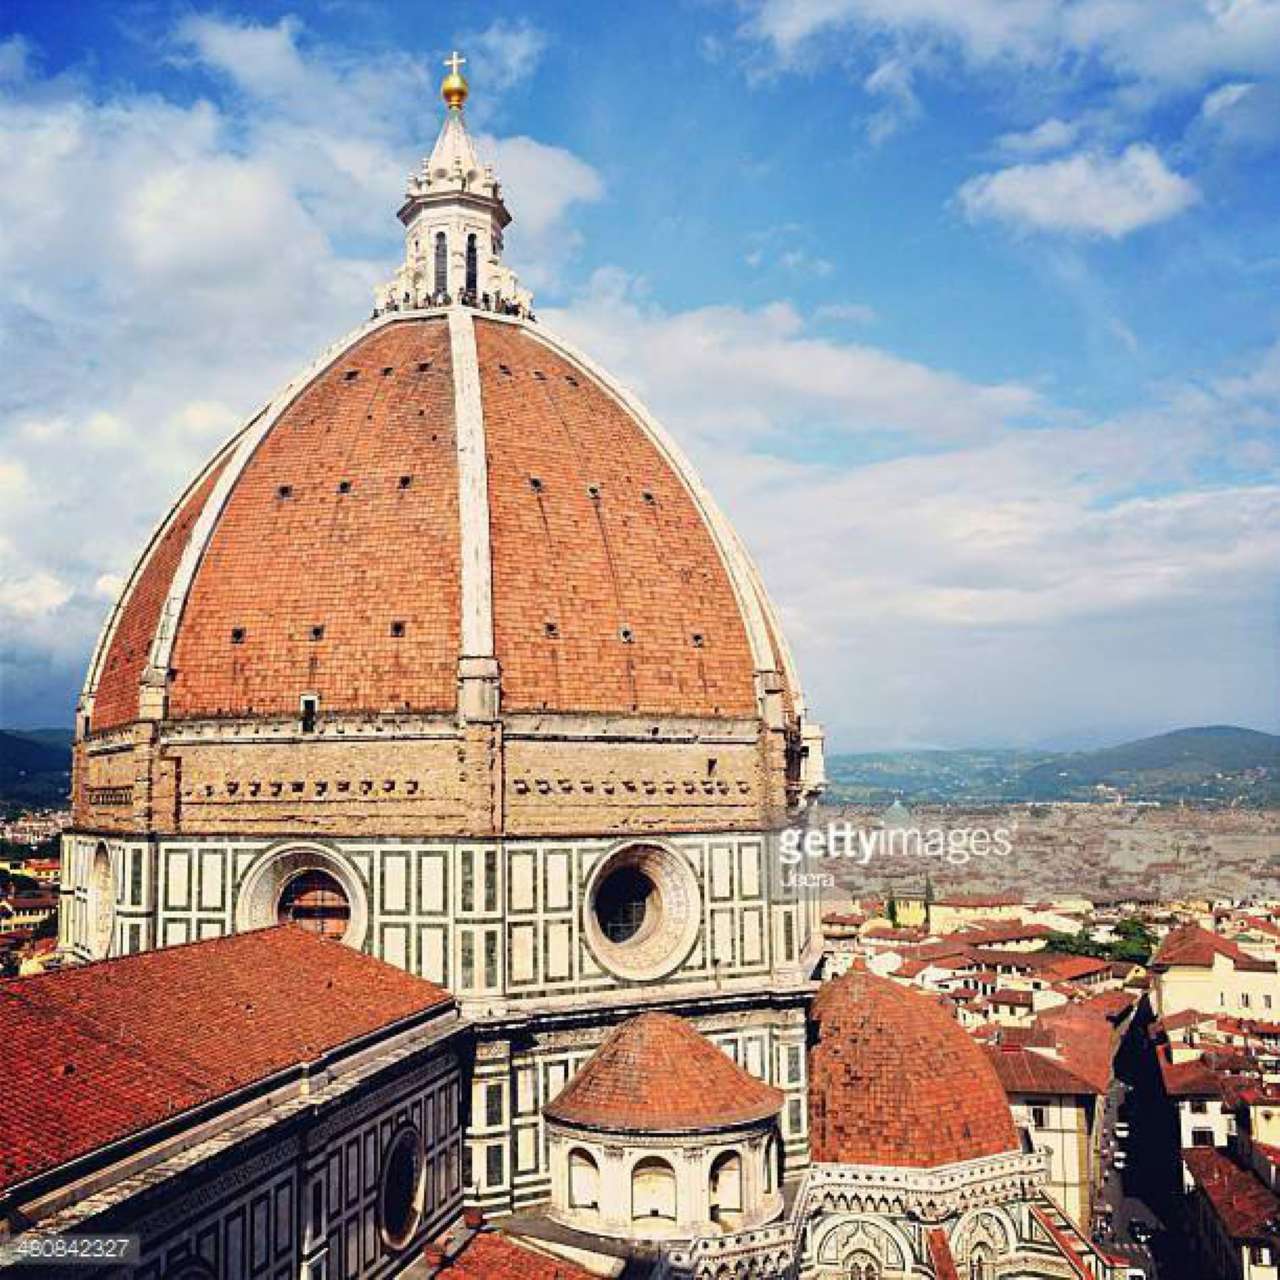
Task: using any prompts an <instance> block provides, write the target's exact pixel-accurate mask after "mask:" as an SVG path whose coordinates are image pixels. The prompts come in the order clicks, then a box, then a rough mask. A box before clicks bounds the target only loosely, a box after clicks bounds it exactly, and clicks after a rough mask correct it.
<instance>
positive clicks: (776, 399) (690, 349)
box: [544, 272, 1043, 445]
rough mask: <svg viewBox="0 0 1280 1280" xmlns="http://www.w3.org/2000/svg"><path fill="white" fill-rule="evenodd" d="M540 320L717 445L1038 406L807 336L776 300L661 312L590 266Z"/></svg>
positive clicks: (983, 429) (947, 420)
mask: <svg viewBox="0 0 1280 1280" xmlns="http://www.w3.org/2000/svg"><path fill="white" fill-rule="evenodd" d="M544 315H545V317H546V320H547V323H548V324H549V325H551V326H553V327H556V326H559V327H563V328H564V329H565V331H566V333H567V335H568V336H570V337H571V338H573V339H574V340H576V341H578V342H580V344H581V345H582V346H583V347H584V348H585V349H588V350H590V351H591V352H592V353H593V355H594V356H595V357H596V358H598V359H599V360H600V361H601V362H602V363H603V364H604V366H605V367H606V368H614V367H615V366H617V367H627V368H630V369H632V370H633V371H634V373H635V377H636V382H637V389H638V390H640V391H642V392H644V393H646V394H647V393H649V392H650V391H652V392H653V394H654V395H655V396H658V395H660V396H672V397H676V398H678V399H679V402H680V404H681V406H682V414H683V416H684V421H685V425H686V427H690V426H691V427H692V429H693V430H694V431H695V432H696V433H697V435H698V436H699V438H700V439H703V440H704V441H706V442H708V443H710V442H715V443H716V444H717V445H719V444H723V443H724V442H726V441H734V442H738V443H741V442H745V441H752V442H756V443H760V442H763V441H768V440H770V439H774V440H782V439H785V438H794V437H795V436H796V434H797V433H798V432H800V431H801V430H802V429H804V427H805V426H806V425H807V426H808V427H809V428H810V429H812V430H814V431H820V430H824V429H827V428H830V429H832V430H838V431H839V432H840V433H842V434H844V435H846V436H849V437H857V438H870V437H877V438H895V439H900V440H908V439H915V440H924V441H930V442H933V441H939V440H957V439H976V438H983V437H985V436H987V435H988V434H990V433H991V432H992V431H995V430H998V429H999V428H1000V427H1001V426H1003V425H1006V424H1010V423H1013V422H1018V421H1024V420H1027V419H1029V418H1033V417H1035V416H1037V415H1038V414H1039V413H1040V411H1041V410H1042V408H1043V406H1042V405H1041V402H1040V399H1039V397H1038V395H1037V394H1036V392H1035V391H1033V390H1032V389H1031V388H1029V387H1026V386H1023V385H1020V384H1017V383H1006V384H1000V383H995V384H988V385H984V384H975V383H971V382H968V381H966V380H965V379H963V378H959V377H956V376H955V375H953V374H950V373H947V372H945V371H943V370H937V369H932V368H930V367H928V366H927V365H924V364H920V363H917V362H915V361H911V360H906V359H903V358H901V357H899V356H896V355H894V354H892V353H891V352H888V351H884V350H882V349H880V348H877V347H872V346H867V345H861V344H853V343H843V342H838V341H835V340H832V339H829V338H824V337H819V336H816V335H814V334H813V333H811V332H810V331H809V329H808V328H807V326H806V325H805V322H804V319H803V317H802V316H801V315H800V314H799V313H798V312H797V311H796V310H795V309H794V308H793V307H791V306H789V305H787V304H785V303H773V304H771V305H768V306H764V307H760V308H757V309H755V310H743V309H741V308H737V307H725V306H721V307H702V308H698V309H696V310H693V311H684V312H678V313H674V314H669V313H666V312H664V311H662V310H661V309H660V308H658V307H653V306H646V305H644V304H643V302H642V300H641V299H640V298H639V297H638V296H637V293H636V292H635V290H634V289H633V288H632V286H631V282H630V281H629V280H628V279H627V278H626V277H625V276H623V275H622V274H621V273H618V272H598V273H597V274H596V276H595V277H594V278H593V281H592V288H591V290H590V291H589V292H588V293H586V294H584V295H583V296H582V297H580V298H577V299H575V300H574V303H573V306H572V307H571V308H569V309H567V310H551V311H548V310H546V309H545V308H544ZM711 388H715V391H714V392H712V391H711Z"/></svg>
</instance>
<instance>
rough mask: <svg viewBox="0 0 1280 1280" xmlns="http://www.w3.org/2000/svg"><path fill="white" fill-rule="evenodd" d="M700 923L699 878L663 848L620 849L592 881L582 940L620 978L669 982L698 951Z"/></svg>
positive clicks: (634, 845) (639, 843)
mask: <svg viewBox="0 0 1280 1280" xmlns="http://www.w3.org/2000/svg"><path fill="white" fill-rule="evenodd" d="M701 921H702V892H701V889H700V888H699V885H698V877H697V875H696V874H695V872H694V870H693V868H692V867H691V866H690V865H689V862H688V860H687V859H686V858H685V857H684V855H683V854H682V853H680V851H679V850H677V849H676V848H674V847H673V846H671V845H668V844H666V843H665V842H660V841H656V840H651V839H646V840H629V841H627V842H626V843H624V844H619V845H615V846H614V847H613V848H612V849H611V850H609V851H608V852H607V853H606V854H605V855H604V856H603V857H602V858H600V860H599V861H598V862H597V863H596V865H595V866H594V867H593V868H592V870H591V874H590V875H589V876H588V878H587V884H586V892H585V894H584V910H583V932H584V935H585V937H586V940H587V945H588V946H589V947H590V949H591V954H592V955H593V956H594V957H595V959H596V962H597V963H598V964H599V965H600V967H601V968H602V969H604V970H606V971H607V972H609V973H611V974H613V975H614V977H617V978H624V979H626V980H628V981H631V982H656V981H658V980H660V979H662V978H665V977H667V975H668V974H670V973H672V972H674V971H675V970H676V969H677V968H678V967H679V966H680V965H681V964H683V963H684V961H685V960H686V959H687V958H688V955H689V952H690V951H692V950H693V946H694V943H696V942H697V940H698V931H699V928H700V927H701Z"/></svg>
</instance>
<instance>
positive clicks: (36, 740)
mask: <svg viewBox="0 0 1280 1280" xmlns="http://www.w3.org/2000/svg"><path fill="white" fill-rule="evenodd" d="M71 740H72V734H71V730H69V729H32V730H26V729H0V808H5V809H14V808H53V807H56V806H59V805H63V804H65V803H66V801H67V796H68V794H69V793H70V790H71Z"/></svg>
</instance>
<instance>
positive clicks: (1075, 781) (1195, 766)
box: [1022, 725, 1280, 795]
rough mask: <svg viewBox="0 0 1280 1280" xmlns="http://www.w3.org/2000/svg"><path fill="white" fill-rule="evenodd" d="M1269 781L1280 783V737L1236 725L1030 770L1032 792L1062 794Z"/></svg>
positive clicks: (1177, 733)
mask: <svg viewBox="0 0 1280 1280" xmlns="http://www.w3.org/2000/svg"><path fill="white" fill-rule="evenodd" d="M1254 774H1257V775H1259V776H1258V777H1256V778H1254V779H1253V780H1254V781H1255V782H1262V781H1264V780H1265V779H1266V778H1267V777H1270V779H1271V780H1272V781H1273V782H1280V737H1277V736H1276V735H1275V734H1271V733H1259V732H1258V730H1256V729H1238V728H1236V727H1235V726H1233V725H1209V726H1206V727H1204V728H1199V729H1175V730H1174V731H1173V732H1172V733H1161V734H1158V735H1157V736H1156V737H1154V738H1140V739H1139V740H1138V741H1137V742H1126V743H1123V744H1121V745H1120V746H1118V747H1106V748H1104V749H1102V750H1100V751H1080V752H1073V753H1072V754H1070V755H1066V756H1060V757H1058V758H1057V759H1055V760H1051V761H1046V762H1045V763H1044V764H1040V765H1037V766H1036V767H1035V768H1033V769H1029V770H1028V771H1027V772H1026V773H1025V774H1024V775H1023V777H1022V783H1023V785H1024V786H1026V787H1027V788H1028V789H1029V790H1030V791H1033V792H1044V793H1046V794H1057V793H1058V792H1060V791H1062V790H1063V789H1064V788H1066V789H1068V790H1072V791H1074V790H1077V789H1078V788H1080V787H1093V788H1097V787H1114V788H1116V789H1117V790H1120V791H1126V792H1134V793H1142V794H1153V795H1154V794H1159V795H1167V794H1171V793H1172V794H1177V793H1179V792H1180V791H1182V790H1183V789H1185V788H1193V789H1194V788H1201V789H1203V788H1204V787H1206V786H1207V787H1209V788H1210V789H1213V784H1214V783H1223V782H1232V783H1235V784H1237V785H1244V784H1246V783H1248V782H1249V780H1250V775H1254Z"/></svg>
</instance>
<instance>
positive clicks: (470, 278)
mask: <svg viewBox="0 0 1280 1280" xmlns="http://www.w3.org/2000/svg"><path fill="white" fill-rule="evenodd" d="M479 274H480V272H479V265H478V260H477V255H476V238H475V236H474V235H469V236H468V237H467V292H468V293H469V294H470V295H471V296H472V297H473V298H474V297H475V292H476V289H477V287H478V284H477V279H478V276H479Z"/></svg>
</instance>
